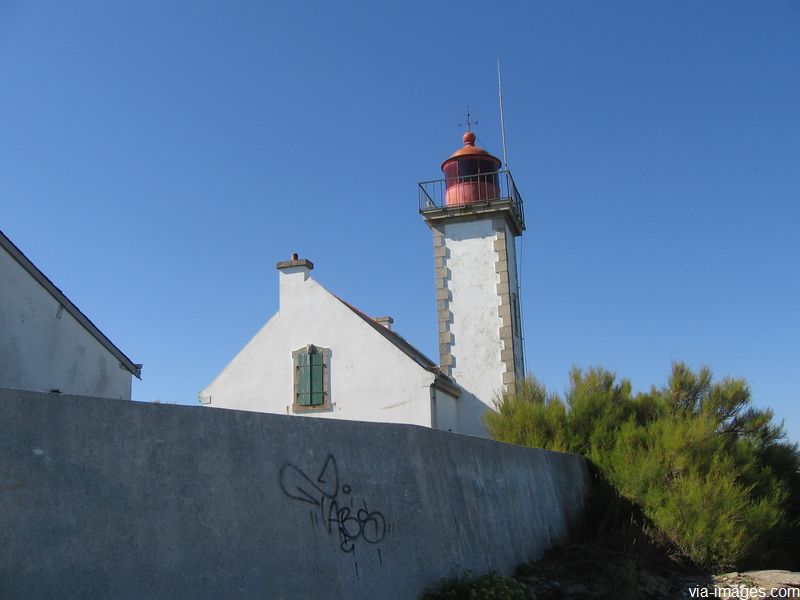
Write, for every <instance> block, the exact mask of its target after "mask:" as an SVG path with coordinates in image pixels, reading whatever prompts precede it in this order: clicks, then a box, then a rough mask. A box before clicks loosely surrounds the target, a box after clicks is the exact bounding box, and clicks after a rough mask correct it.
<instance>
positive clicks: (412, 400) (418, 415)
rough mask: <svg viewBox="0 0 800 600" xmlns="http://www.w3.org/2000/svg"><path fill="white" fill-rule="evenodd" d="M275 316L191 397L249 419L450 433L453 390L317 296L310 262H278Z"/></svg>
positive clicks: (376, 330) (354, 312)
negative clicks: (282, 417) (304, 419)
mask: <svg viewBox="0 0 800 600" xmlns="http://www.w3.org/2000/svg"><path fill="white" fill-rule="evenodd" d="M277 268H278V271H279V276H278V279H279V290H280V291H279V294H280V306H279V309H278V312H277V313H276V314H275V315H274V316H273V317H272V318H271V319H270V320H269V321H268V322H267V324H266V325H264V327H262V328H261V330H260V331H259V332H258V333H257V334H256V335H255V337H253V339H252V340H250V342H248V343H247V345H246V346H245V347H244V348H243V349H242V350H241V352H239V354H237V355H236V357H235V358H234V359H233V360H232V361H231V363H230V364H229V365H228V366H227V367H225V369H224V370H223V371H222V373H220V374H219V375H218V376H217V378H216V379H215V380H214V381H213V382H212V383H211V384H210V385H209V386H208V387H207V388H206V389H204V390H203V391H202V392H200V394H199V399H200V401H201V402H202V403H203V404H206V405H209V406H214V407H219V408H236V409H242V410H252V411H259V412H270V413H282V414H302V415H313V416H315V417H332V418H337V419H351V420H358V421H376V422H390V423H413V424H415V425H424V426H426V427H442V428H445V429H452V428H453V427H454V415H455V404H456V402H457V401H458V400H457V399H458V396H459V389H458V388H457V387H456V386H455V385H454V384H453V382H452V380H451V379H450V378H449V377H447V376H446V375H444V374H442V373H441V372H440V370H439V369H438V367H437V366H436V364H435V363H434V362H433V361H431V360H430V359H428V358H427V357H426V356H425V355H423V354H422V353H421V352H419V351H418V350H417V349H415V348H414V347H413V346H411V344H409V343H408V342H406V341H405V340H404V339H403V338H402V337H400V336H399V335H398V334H397V333H395V332H394V331H392V330H391V329H390V328H391V323H392V321H391V319H389V318H385V319H381V322H379V321H378V320H375V319H371V318H370V317H368V316H366V315H365V314H363V313H362V312H360V311H359V310H358V309H356V308H355V307H353V306H351V305H349V304H348V303H346V302H345V301H344V300H342V299H340V298H338V297H337V296H335V295H333V294H332V293H331V292H329V291H328V290H326V289H325V288H324V287H322V286H321V285H320V284H319V283H318V282H316V281H315V280H314V279H313V278H312V277H311V276H310V272H311V270H312V269H313V268H314V265H313V264H312V263H311V261H309V260H306V259H298V258H297V255H294V256H293V257H292V260H289V261H285V262H279V263H278V265H277Z"/></svg>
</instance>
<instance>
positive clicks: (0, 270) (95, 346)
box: [0, 248, 131, 400]
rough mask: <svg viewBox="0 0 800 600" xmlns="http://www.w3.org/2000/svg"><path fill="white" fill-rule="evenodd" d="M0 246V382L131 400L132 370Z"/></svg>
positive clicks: (9, 384)
mask: <svg viewBox="0 0 800 600" xmlns="http://www.w3.org/2000/svg"><path fill="white" fill-rule="evenodd" d="M60 306H61V305H60V304H59V302H58V301H57V300H56V299H55V298H53V296H52V295H51V294H50V293H49V292H48V291H47V290H45V288H43V287H42V286H41V285H40V284H39V283H38V282H37V281H36V280H35V279H33V278H32V277H31V276H30V274H29V273H28V272H27V271H26V270H25V269H24V268H22V266H21V265H20V264H19V263H18V262H17V261H16V260H14V258H13V257H12V256H11V255H9V254H8V253H7V252H6V251H5V250H4V249H2V248H0V387H5V388H12V389H21V390H33V391H44V392H49V391H50V390H54V389H57V390H60V391H61V392H62V393H64V394H73V395H77V396H103V397H106V398H122V399H125V400H130V397H131V373H130V371H128V370H127V369H125V368H123V367H120V363H119V360H118V359H117V358H115V357H114V356H113V355H112V354H111V353H109V352H108V350H106V349H105V348H104V347H103V345H102V344H100V342H98V341H97V340H96V339H95V338H94V336H92V335H91V334H90V333H89V332H88V331H86V329H84V328H83V326H82V325H81V324H80V323H78V322H77V321H76V320H75V319H74V318H73V317H72V315H70V314H69V313H68V312H67V311H66V310H61V311H59V308H60Z"/></svg>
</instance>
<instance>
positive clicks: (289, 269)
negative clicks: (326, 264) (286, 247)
mask: <svg viewBox="0 0 800 600" xmlns="http://www.w3.org/2000/svg"><path fill="white" fill-rule="evenodd" d="M275 268H276V269H278V271H280V272H281V273H286V274H291V273H302V274H303V279H304V280H305V279H306V278H307V277H308V273H309V271H311V270H313V269H314V263H312V262H311V261H310V260H308V259H307V258H298V257H297V252H293V253H292V258H290V259H289V260H282V261H280V262H279V263H278V264H276V265H275Z"/></svg>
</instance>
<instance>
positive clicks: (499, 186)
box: [419, 170, 525, 225]
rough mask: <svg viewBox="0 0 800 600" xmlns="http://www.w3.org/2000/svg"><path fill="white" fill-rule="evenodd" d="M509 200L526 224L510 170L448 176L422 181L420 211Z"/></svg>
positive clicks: (519, 197) (520, 198)
mask: <svg viewBox="0 0 800 600" xmlns="http://www.w3.org/2000/svg"><path fill="white" fill-rule="evenodd" d="M493 202H510V203H511V207H512V209H513V210H514V211H515V212H516V213H517V216H518V217H519V220H520V223H522V224H523V225H524V223H525V216H524V213H523V207H522V196H520V195H519V192H518V191H517V186H516V185H515V184H514V179H513V178H512V177H511V171H508V170H506V171H496V172H494V173H480V174H478V175H466V176H463V177H452V178H450V177H449V178H447V179H434V180H432V181H422V182H420V184H419V212H421V213H424V212H426V211H430V210H440V209H443V208H450V207H457V206H465V205H470V204H479V203H484V204H491V203H493Z"/></svg>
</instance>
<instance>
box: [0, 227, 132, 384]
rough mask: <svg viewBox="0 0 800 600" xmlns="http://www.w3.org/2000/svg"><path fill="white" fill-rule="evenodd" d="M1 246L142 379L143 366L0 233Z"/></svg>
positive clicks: (126, 366)
mask: <svg viewBox="0 0 800 600" xmlns="http://www.w3.org/2000/svg"><path fill="white" fill-rule="evenodd" d="M0 246H2V247H3V249H5V251H6V252H8V253H9V254H10V255H11V256H12V258H14V260H16V261H17V262H18V263H19V264H20V265H21V266H22V268H23V269H25V270H26V271H27V272H28V274H29V275H30V276H31V277H33V278H34V279H35V280H36V281H37V282H38V283H39V284H40V285H41V286H42V287H43V288H44V289H46V290H47V291H48V292H49V293H50V295H51V296H53V298H55V299H56V301H57V302H58V303H59V304H61V306H63V307H64V309H65V310H66V311H67V312H68V313H69V314H71V315H72V316H73V317H74V318H75V320H76V321H77V322H78V323H80V324H81V325H82V326H83V328H84V329H86V331H88V332H89V333H91V334H92V336H93V337H94V338H95V339H96V340H97V341H98V342H100V344H102V346H103V347H104V348H105V349H106V350H108V351H109V352H110V353H111V354H113V355H114V357H115V358H116V359H117V360H119V362H120V364H121V365H122V366H123V367H125V368H126V369H128V371H130V372H131V373H132V374H133V375H135V376H136V377H138V378H139V379H141V378H142V365H140V364H136V363H134V362H133V361H131V359H130V358H128V357H127V356H125V353H124V352H122V350H120V349H119V348H117V347H116V346H115V345H114V344H113V343H112V342H111V340H109V339H108V338H107V337H106V336H105V334H104V333H103V332H102V331H100V330H99V329H98V328H97V326H96V325H95V324H94V323H92V322H91V321H90V320H89V317H87V316H86V315H85V314H83V313H82V312H81V311H80V309H79V308H78V307H77V306H75V305H74V304H73V303H72V301H71V300H70V299H69V298H67V296H66V295H65V294H64V292H62V291H61V290H60V289H58V288H57V287H56V286H55V284H54V283H53V282H52V281H50V279H48V277H47V276H46V275H45V274H44V273H42V272H41V271H40V270H39V268H38V267H37V266H36V265H35V264H33V262H31V260H30V259H29V258H28V257H27V256H25V255H24V254H23V253H22V250H20V249H19V248H17V247H16V246H15V245H14V242H12V241H11V240H10V239H8V238H7V237H6V235H5V234H4V233H3V232H2V231H0Z"/></svg>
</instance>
